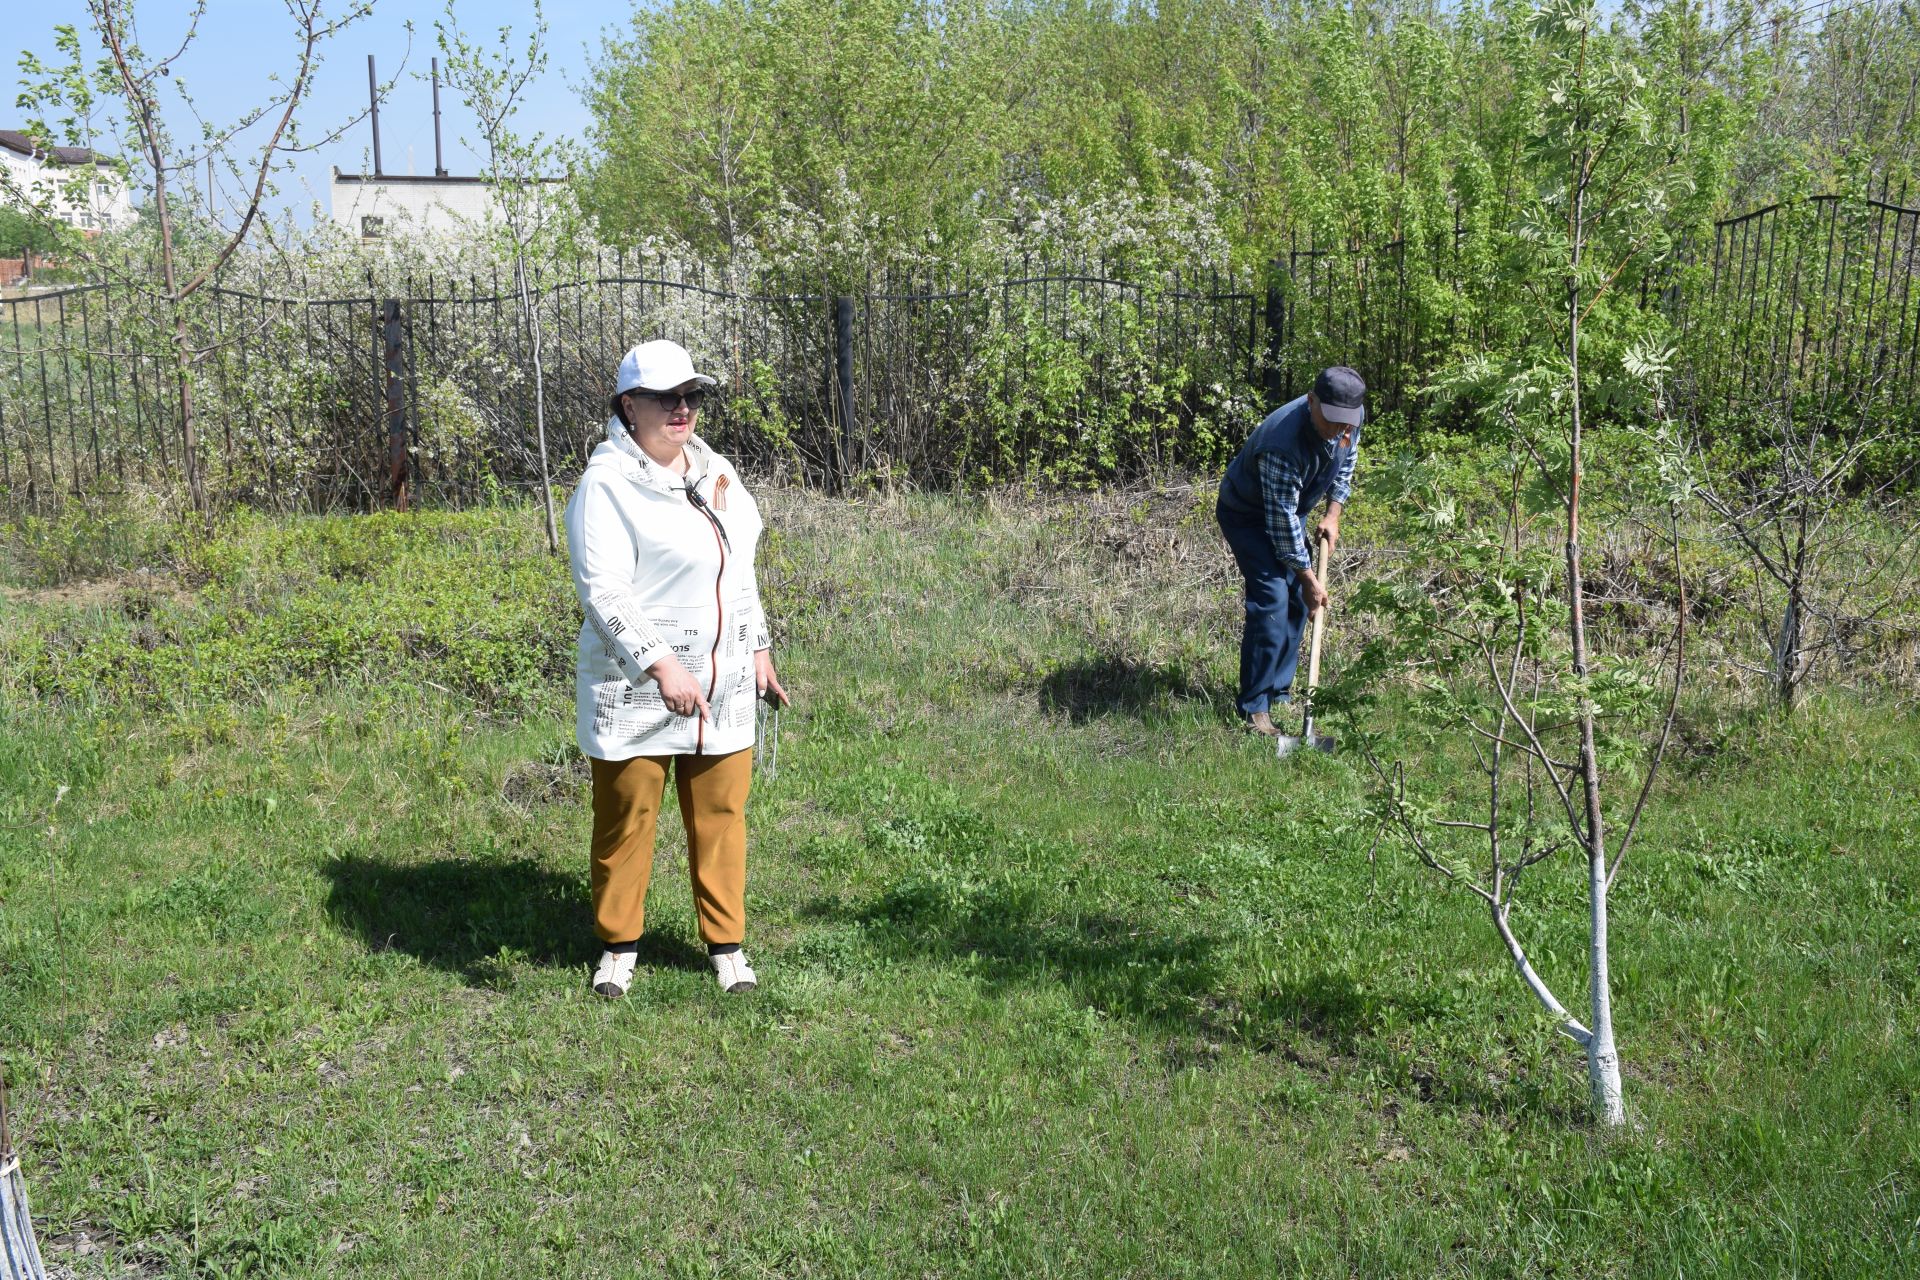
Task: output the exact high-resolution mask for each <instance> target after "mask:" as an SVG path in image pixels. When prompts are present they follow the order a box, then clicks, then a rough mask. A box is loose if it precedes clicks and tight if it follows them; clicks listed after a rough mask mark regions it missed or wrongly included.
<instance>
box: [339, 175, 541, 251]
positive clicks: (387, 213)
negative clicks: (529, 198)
mask: <svg viewBox="0 0 1920 1280" xmlns="http://www.w3.org/2000/svg"><path fill="white" fill-rule="evenodd" d="M548 181H549V182H552V183H555V184H559V185H564V180H562V179H559V178H552V179H548ZM331 196H332V198H331V204H332V208H333V221H334V223H335V225H337V226H339V227H342V228H344V229H345V230H346V231H347V233H348V234H350V235H354V236H357V237H359V238H360V239H361V240H363V241H364V240H379V239H382V238H384V237H386V236H390V235H396V234H398V233H399V232H400V231H401V230H403V229H405V230H409V231H414V232H426V233H428V234H440V233H445V232H449V231H454V230H456V229H458V228H459V227H461V226H462V225H463V224H472V223H478V222H484V221H486V220H487V219H488V218H490V217H492V216H494V215H496V214H497V213H498V212H499V205H498V203H497V202H496V201H495V200H494V198H493V188H492V187H491V186H489V185H488V183H487V180H486V179H485V178H461V177H455V176H453V175H451V174H441V175H439V176H437V177H436V176H429V175H425V174H422V175H419V176H415V175H413V174H410V173H409V174H400V173H382V174H374V175H368V174H364V173H342V172H341V171H340V170H339V169H338V168H337V167H336V168H335V169H334V171H333V187H332V193H331Z"/></svg>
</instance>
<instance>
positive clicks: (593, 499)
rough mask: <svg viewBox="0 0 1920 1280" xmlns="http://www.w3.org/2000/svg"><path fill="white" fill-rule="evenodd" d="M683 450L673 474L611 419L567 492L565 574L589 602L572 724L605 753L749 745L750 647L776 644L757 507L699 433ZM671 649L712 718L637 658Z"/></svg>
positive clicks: (650, 660) (586, 745)
mask: <svg viewBox="0 0 1920 1280" xmlns="http://www.w3.org/2000/svg"><path fill="white" fill-rule="evenodd" d="M686 453H687V460H688V467H687V474H686V475H685V476H679V475H676V474H674V473H673V472H672V471H670V470H668V469H667V468H665V467H663V466H660V465H659V464H658V463H656V462H654V461H653V460H652V459H651V458H649V457H647V455H646V454H645V453H644V452H642V451H641V449H640V448H639V446H638V445H636V444H634V442H633V439H632V437H630V436H629V435H628V434H627V430H626V428H625V427H624V426H623V425H621V423H620V421H619V420H618V419H617V418H616V419H610V420H609V421H608V423H607V440H606V442H605V443H604V444H601V445H599V446H598V447H597V448H595V449H594V451H593V454H592V456H590V457H589V458H588V459H587V467H586V471H585V473H584V474H582V475H581V477H580V484H579V487H578V488H576V489H575V490H574V491H573V498H572V500H571V501H569V502H568V503H567V547H568V550H569V552H570V553H571V555H572V559H573V585H574V590H575V591H576V592H577V593H578V595H579V597H580V606H581V608H582V609H584V610H585V611H586V615H587V618H586V622H585V623H584V624H583V625H582V626H581V628H580V645H579V663H578V666H577V668H576V671H575V695H576V701H577V713H578V714H577V721H576V733H577V736H578V738H579V742H580V750H581V751H583V752H585V753H586V754H587V755H590V756H594V757H596V758H598V759H601V760H627V759H631V758H632V757H634V756H660V755H693V754H698V755H725V754H727V753H729V752H733V751H739V750H741V749H742V748H744V747H750V746H752V745H753V723H754V699H755V697H756V690H755V688H754V676H753V655H754V653H755V652H756V651H757V650H760V649H766V648H769V647H770V646H771V645H772V640H771V638H770V637H769V635H768V631H767V626H766V619H765V615H764V614H763V612H762V611H761V607H760V591H759V588H758V586H757V585H756V584H755V582H754V569H753V557H754V549H755V546H756V544H757V543H758V542H759V540H760V529H761V523H760V509H759V507H758V506H757V505H756V504H755V503H754V500H753V497H752V495H751V494H749V493H748V492H747V488H746V486H745V485H744V484H742V483H741V482H740V476H739V473H738V472H736V471H735V470H734V469H733V464H732V463H730V462H728V461H727V460H726V459H725V458H723V457H721V456H720V455H719V454H717V453H715V452H714V451H713V450H712V449H711V448H710V447H708V445H707V443H706V442H705V441H704V440H702V439H700V438H699V437H698V436H693V437H691V438H690V439H689V440H688V441H687V444H686ZM690 493H691V494H697V495H698V496H699V498H700V500H701V502H702V503H703V504H704V509H703V508H702V506H700V505H696V504H695V503H694V501H693V500H692V499H691V497H690V496H689V494H690ZM669 653H671V654H673V655H674V656H675V657H677V658H679V659H680V662H681V665H683V666H684V667H686V669H687V670H688V671H689V672H691V673H692V674H693V678H694V679H695V680H697V681H698V682H699V684H700V688H701V692H703V693H704V694H705V695H706V698H707V705H708V707H709V708H711V710H712V718H711V719H710V720H707V721H705V722H703V721H702V720H701V718H700V716H699V715H698V714H697V713H696V714H694V715H691V716H678V715H675V714H674V713H673V712H672V711H670V710H668V708H667V705H666V702H665V701H664V700H663V699H662V698H661V696H660V686H659V683H658V682H657V681H655V680H654V679H653V678H652V677H651V676H649V675H648V674H647V668H648V667H650V666H652V665H653V664H654V663H656V662H658V661H659V660H660V659H661V658H662V657H664V656H666V655H667V654H669Z"/></svg>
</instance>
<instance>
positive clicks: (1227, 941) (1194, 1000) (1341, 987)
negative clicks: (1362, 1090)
mask: <svg viewBox="0 0 1920 1280" xmlns="http://www.w3.org/2000/svg"><path fill="white" fill-rule="evenodd" d="M1056 906H1057V904H1056ZM828 914H839V915H841V916H842V917H843V918H850V919H852V920H853V921H855V922H857V923H858V924H859V925H860V926H861V928H862V932H863V933H864V935H865V937H866V939H867V942H868V945H869V947H871V948H872V949H874V950H875V951H877V952H878V953H879V955H880V957H881V958H882V959H883V960H888V961H894V962H900V961H906V960H912V959H925V960H932V961H935V962H939V963H945V962H951V963H954V964H956V965H965V966H966V967H968V968H969V970H970V971H971V972H974V973H976V974H980V975H982V976H984V977H985V978H986V980H987V981H989V982H991V983H994V984H996V985H1002V986H1016V985H1018V986H1033V985H1038V984H1042V983H1058V984H1060V985H1061V986H1064V987H1065V988H1067V990H1068V991H1070V992H1071V993H1072V994H1073V997H1074V999H1075V1000H1076V1001H1077V1002H1079V1003H1081V1004H1084V1005H1087V1006H1089V1007H1091V1008H1094V1009H1098V1010H1099V1011H1100V1012H1102V1013H1104V1014H1106V1015H1108V1016H1109V1017H1120V1018H1127V1019H1130V1020H1132V1021H1135V1022H1138V1023H1140V1024H1142V1026H1143V1028H1152V1029H1158V1030H1160V1031H1164V1032H1172V1033H1176V1034H1178V1033H1186V1034H1199V1035H1204V1036H1208V1037H1212V1038H1221V1039H1224V1038H1229V1037H1231V1038H1234V1039H1242V1040H1245V1041H1246V1042H1248V1043H1251V1044H1253V1045H1255V1046H1256V1047H1259V1048H1262V1049H1271V1048H1273V1047H1275V1046H1276V1045H1278V1044H1280V1043H1282V1042H1284V1041H1286V1040H1288V1039H1289V1038H1292V1037H1294V1036H1297V1035H1300V1034H1305V1035H1308V1036H1311V1037H1313V1038H1314V1039H1316V1040H1318V1041H1320V1042H1322V1043H1323V1044H1324V1045H1325V1046H1326V1047H1327V1048H1329V1049H1333V1050H1335V1051H1338V1052H1350V1051H1351V1050H1352V1049H1353V1048H1354V1047H1355V1046H1356V1045H1357V1043H1358V1042H1359V1041H1360V1039H1362V1038H1363V1037H1365V1036H1366V1035H1368V1034H1369V1033H1371V1032H1372V1031H1373V1030H1374V1029H1376V1028H1377V1027H1378V1026H1379V1024H1380V1023H1381V1021H1382V1019H1383V1018H1384V1016H1385V1015H1386V1013H1387V1011H1388V1005H1387V1004H1386V1002H1385V1001H1383V1000H1382V999H1381V997H1379V996H1378V995H1376V994H1374V993H1371V992H1368V991H1366V990H1364V989H1363V988H1361V987H1360V986H1359V985H1357V984H1356V983H1355V982H1354V980H1353V979H1352V978H1351V977H1349V976H1348V975H1345V974H1341V973H1333V972H1325V973H1310V974H1304V975H1298V976H1295V977H1287V976H1283V975H1272V976H1270V977H1267V978H1265V979H1264V980H1263V979H1262V978H1261V976H1259V975H1252V976H1251V980H1250V975H1247V974H1244V973H1241V972H1238V971H1236V968H1235V949H1236V944H1237V942H1238V940H1237V939H1234V938H1232V937H1225V936H1218V935H1212V934H1205V933H1197V932H1192V931H1169V930H1165V929H1156V928H1150V927H1143V926H1142V924H1141V923H1140V922H1138V921H1135V920H1129V919H1127V918H1125V917H1121V916H1117V915H1113V914H1110V913H1102V912H1095V913H1073V914H1066V913H1062V912H1060V911H1058V910H1057V909H1056V910H1044V909H1043V904H1042V901H1041V898H1040V895H1039V893H1038V892H1037V891H1036V890H1034V889H1032V888H1030V887H1027V886H1024V885H1020V884H1016V883H1012V882H996V883H989V884H984V885H982V884H966V883H956V882H954V881H952V880H947V879H942V878H939V877H928V876H922V875H911V876H908V877H907V878H906V879H905V880H903V881H902V882H901V883H900V884H898V885H896V886H895V887H894V888H892V889H890V890H888V891H886V892H885V893H883V894H881V895H879V896H878V897H876V898H874V899H872V900H870V901H869V902H867V903H865V904H864V905H860V906H856V907H854V908H852V909H850V910H849V909H846V908H839V909H838V910H837V911H836V910H835V909H834V908H828ZM1249 988H1259V990H1258V991H1257V994H1249Z"/></svg>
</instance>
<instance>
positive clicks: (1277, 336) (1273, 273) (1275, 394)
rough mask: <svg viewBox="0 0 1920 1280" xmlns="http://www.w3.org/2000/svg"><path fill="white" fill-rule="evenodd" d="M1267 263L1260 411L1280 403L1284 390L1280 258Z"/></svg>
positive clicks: (1284, 336)
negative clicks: (1264, 398)
mask: <svg viewBox="0 0 1920 1280" xmlns="http://www.w3.org/2000/svg"><path fill="white" fill-rule="evenodd" d="M1267 265H1268V268H1269V274H1268V276H1267V314H1266V322H1267V364H1266V368H1264V369H1262V370H1261V371H1260V386H1261V389H1262V390H1263V391H1265V392H1266V396H1267V402H1266V404H1265V405H1263V406H1261V407H1262V409H1263V410H1264V409H1270V408H1272V407H1273V406H1274V405H1277V404H1279V403H1281V400H1282V395H1283V393H1284V392H1285V390H1286V383H1285V380H1284V379H1285V375H1284V374H1283V372H1282V370H1281V366H1280V362H1281V358H1282V356H1283V355H1284V353H1285V348H1286V340H1287V300H1286V295H1285V294H1284V293H1283V292H1282V291H1281V289H1280V272H1281V270H1282V268H1281V266H1280V259H1278V258H1274V259H1273V260H1272V261H1270V262H1269V263H1268V264H1267Z"/></svg>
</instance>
